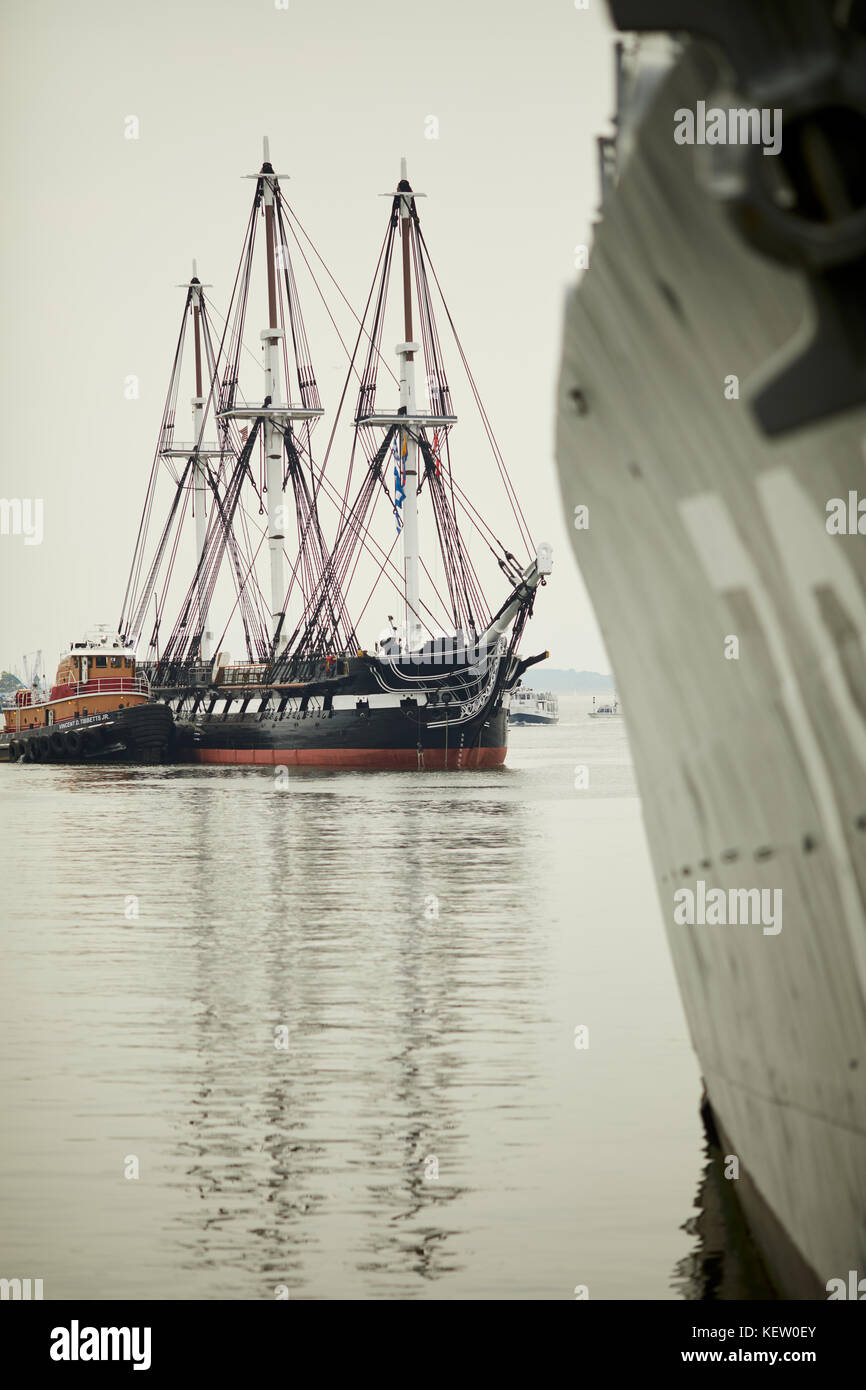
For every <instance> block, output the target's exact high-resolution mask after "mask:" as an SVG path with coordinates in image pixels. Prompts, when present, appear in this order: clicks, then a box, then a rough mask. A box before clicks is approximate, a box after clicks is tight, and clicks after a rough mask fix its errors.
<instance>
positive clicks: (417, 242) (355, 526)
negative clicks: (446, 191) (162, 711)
mask: <svg viewBox="0 0 866 1390" xmlns="http://www.w3.org/2000/svg"><path fill="white" fill-rule="evenodd" d="M251 177H254V178H255V193H254V197H253V205H252V210H251V214H250V218H249V222H248V225H247V231H246V237H245V240H244V245H243V249H242V253H241V258H240V264H239V268H238V272H237V276H236V279H235V285H234V291H233V295H232V299H231V303H230V306H229V310H228V314H227V316H226V320H225V327H224V329H223V331H222V337H221V341H220V343H219V345H218V346H217V345H216V344H215V336H216V335H215V332H214V330H213V328H212V315H211V306H210V303H209V299H208V296H206V295H205V292H204V291H205V287H204V286H203V285H202V284H201V282H200V281H199V279H198V277H197V275H196V274H195V273H193V277H192V279H191V280H190V281H189V283H188V285H187V286H186V302H185V305H184V312H183V317H182V322H181V330H180V335H179V339H178V344H177V349H176V353H175V359H174V366H173V370H172V375H171V381H170V386H169V391H168V396H167V400H166V406H165V411H164V414H163V421H162V428H161V431H160V437H159V442H158V445H157V450H156V457H155V459H154V467H153V470H152V473H151V481H150V485H149V488H148V492H147V498H146V502H145V508H144V514H143V517H142V525H141V528H140V531H139V539H138V544H137V547H136V552H135V557H134V561H133V566H132V572H131V575H130V582H129V585H128V588H127V593H126V599H125V603H124V609H123V614H122V617H121V622H120V630H121V632H123V633H124V635H125V636H126V637H127V639H128V640H129V641H131V642H133V643H135V644H136V645H137V646H138V648H139V651H140V652H142V654H143V655H144V656H145V661H146V667H147V670H148V674H149V676H150V679H151V681H152V684H153V688H154V690H155V692H157V694H158V696H159V698H161V699H163V700H164V701H165V702H166V703H167V704H168V705H169V706H170V707H171V709H172V711H173V713H174V717H175V720H176V726H177V734H178V749H179V756H181V757H183V758H186V759H189V760H191V761H197V762H200V763H227V764H264V765H268V764H285V765H289V766H318V767H339V768H371V769H375V768H379V769H407V770H409V769H411V770H414V769H443V768H478V767H493V766H496V765H498V764H501V763H502V762H503V761H504V759H505V755H506V747H507V726H508V701H509V693H510V691H511V690H512V688H513V687H514V686H515V685H516V683H517V682H518V680H519V679H520V677H521V675H522V674H523V672H524V671H525V670H526V668H527V667H528V666H529V665H531V664H532V663H533V661H536V660H541V659H543V656H546V653H543V654H541V655H539V656H538V657H532V658H521V657H520V655H519V654H518V644H519V641H520V638H521V635H522V633H523V630H524V627H525V624H526V622H527V619H528V618H529V616H530V614H531V612H532V608H533V603H534V599H535V595H536V590H537V588H538V586H539V585H541V584H543V583H544V582H545V576H546V575H547V574H549V573H550V569H551V550H550V546H549V545H546V544H541V545H539V546H537V547H536V546H535V545H534V544H533V542H532V540H531V537H530V535H529V531H528V529H527V526H526V522H525V520H524V518H523V515H522V513H521V511H520V508H519V505H518V503H517V499H516V496H515V494H514V489H513V486H512V485H511V482H510V479H509V478H508V475H507V473H506V471H505V467H504V463H503V461H502V456H501V453H500V452H499V449H498V446H497V445H496V441H495V438H494V436H493V434H492V430H490V428H489V422H488V421H487V417H486V415H484V414H483V407H482V419H483V422H484V428H485V430H486V432H487V436H488V439H489V440H490V442H491V448H492V452H493V455H494V458H495V462H496V466H497V469H498V470H499V474H500V476H501V477H502V479H503V483H504V487H505V492H506V496H507V498H508V500H509V501H510V503H511V506H512V511H513V514H514V516H515V518H516V522H517V529H518V531H519V534H520V536H521V541H522V543H523V546H524V549H525V551H526V558H525V560H524V561H523V562H521V561H518V560H517V558H516V557H515V555H514V554H513V553H512V551H511V550H509V549H507V548H506V546H505V545H504V544H503V543H502V542H501V541H500V540H498V538H497V537H496V536H495V534H494V532H493V530H492V528H491V526H490V525H489V523H488V522H487V520H486V519H485V517H484V516H483V515H482V514H481V513H480V512H479V511H478V509H477V508H476V507H475V506H474V504H473V503H472V502H471V501H470V499H469V498H468V496H467V495H466V493H465V492H464V491H463V489H462V487H461V485H460V481H459V478H458V476H457V472H456V470H455V469H454V468H453V467H452V458H451V435H452V431H453V429H454V427H455V426H456V424H457V417H456V415H455V414H454V413H453V408H452V403H451V396H450V391H449V387H448V382H447V378H446V375H445V368H444V363H443V357H442V348H441V342H440V335H439V329H438V326H437V323H436V319H435V318H434V313H433V300H434V294H433V286H434V285H435V287H436V289H437V291H438V292H439V295H440V297H441V290H439V287H438V281H437V280H436V278H435V272H433V271H432V267H431V265H430V260H429V253H428V251H427V246H426V243H425V240H424V236H423V233H422V231H421V226H420V220H419V216H418V212H417V208H416V196H418V195H416V194H415V193H414V191H413V190H412V188H411V187H410V185H409V182H408V180H407V178H406V175H405V161H404V166H403V176H402V177H401V179H400V182H399V185H398V187H397V189H396V190H394V191H393V192H392V193H391V194H389V195H387V196H388V197H389V198H390V213H389V217H388V224H387V228H386V232H385V238H384V242H383V244H382V247H381V250H380V254H379V259H378V263H377V267H376V273H375V277H374V282H373V286H372V289H371V291H370V295H369V297H368V300H367V305H366V308H365V311H364V314H363V315H362V316H361V318H360V319H357V320H356V322H357V326H358V332H357V339H356V342H355V345H354V349H353V350H352V351H348V350H347V356H348V358H349V366H348V374H347V377H346V383H345V386H344V389H343V394H342V399H341V403H340V409H339V410H338V411H337V416H336V419H335V420H334V425H333V428H332V430H331V435H330V441H329V444H328V447H327V449H326V450H325V453H324V457H323V459H322V460H321V461H320V460H319V458H318V456H317V453H316V450H315V447H314V445H315V429H316V426H317V425H318V423H319V421H320V420H321V418H322V416H323V414H324V409H323V406H322V403H321V400H320V398H319V390H318V386H317V381H316V375H315V372H314V369H313V362H312V358H311V354H310V348H309V343H308V339H307V333H306V329H305V326H304V320H303V316H302V312H301V304H300V298H299V294H298V286H297V282H296V278H295V273H294V269H293V260H292V254H291V253H290V246H291V245H292V244H294V246H295V248H296V250H295V255H297V252H298V249H299V250H300V253H301V255H302V256H303V260H304V262H305V264H306V266H307V267H308V269H310V273H311V274H312V275H313V279H314V282H315V283H316V288H317V289H318V290H319V292H320V294H321V288H320V286H319V284H318V281H316V280H315V275H314V274H313V272H312V269H311V260H312V257H311V256H310V255H309V252H308V246H309V245H311V243H309V239H308V238H307V235H306V232H305V231H304V230H303V228H302V227H301V224H300V223H299V221H298V220H297V218H296V216H295V214H294V212H293V209H292V208H291V207H290V205H289V204H288V202H287V201H286V199H285V198H284V196H283V192H282V189H281V187H280V181H279V176H278V175H277V174H275V172H274V169H273V166H272V165H271V163H270V161H269V158H268V150H267V142H266V145H265V159H264V163H263V164H262V167H261V169H260V171H259V173H258V174H257V175H255V176H251ZM261 223H263V224H264V233H265V236H264V240H265V248H264V249H265V257H264V259H265V270H264V275H262V274H261V267H260V264H259V262H258V261H257V256H256V251H257V231H258V229H259V227H260V224H261ZM316 256H318V253H316ZM394 262H397V263H398V264H399V267H400V270H399V274H400V280H401V293H400V297H399V304H398V305H397V310H398V312H399V320H400V327H401V328H402V330H403V339H402V341H401V342H400V343H399V344H398V346H397V349H396V352H397V360H398V370H397V372H394V371H392V370H391V368H390V366H389V365H388V364H387V363H386V362H385V358H384V356H383V352H382V347H381V344H382V338H383V333H384V331H385V327H386V320H387V317H388V312H389V306H390V305H391V297H390V296H389V285H390V279H391V270H392V264H393V263H394ZM257 266H258V270H259V281H260V284H261V288H262V291H263V294H262V299H263V300H264V301H265V303H264V307H266V311H267V318H266V324H265V327H264V328H263V329H262V330H261V333H260V339H261V343H262V351H263V356H264V380H263V381H262V379H261V376H258V378H256V379H255V380H254V383H253V386H252V389H251V390H248V392H247V394H246V395H245V394H244V390H243V379H244V376H245V374H246V367H245V361H244V352H245V351H246V347H245V327H246V321H247V318H248V313H249V311H250V305H251V303H252V302H253V289H254V287H255V284H256V275H255V271H256V268H257ZM442 304H443V306H444V307H445V312H446V315H447V318H448V323H449V326H450V327H451V328H452V329H453V320H452V319H451V315H450V312H449V311H448V309H447V305H445V304H444V299H443V300H442ZM393 313H394V309H393V306H392V307H391V314H392V316H393ZM190 333H191V338H192V351H193V356H194V371H195V395H194V397H193V438H192V440H191V441H187V442H182V441H179V440H177V439H175V435H174V425H175V410H176V404H177V399H178V394H179V388H180V381H181V376H182V372H183V362H184V357H185V349H186V347H187V338H188V337H189V336H190ZM454 336H455V341H456V342H457V345H458V350H459V352H460V357H461V360H462V361H463V362H464V364H465V355H464V354H463V350H462V347H460V345H459V340H457V339H456V334H455V335H454ZM416 339H420V341H416ZM419 364H421V365H422V366H423V369H424V378H423V388H422V389H419V381H418V366H419ZM467 375H469V373H468V367H467ZM380 377H385V378H388V381H387V387H383V389H382V391H380V389H379V382H380ZM469 380H470V382H471V385H472V390H473V393H474V394H475V396H476V399H478V397H477V390H476V388H475V385H474V382H473V381H472V378H471V375H469ZM353 383H354V386H355V388H356V389H354V390H353ZM386 389H387V390H388V395H387V398H385V390H386ZM352 400H354V410H353V413H352V415H351V419H350V420H349V422H348V423H350V424H351V430H352V445H351V449H350V451H349V464H348V469H346V467H345V465H344V466H343V467H342V468H341V469H340V477H339V482H338V483H337V484H336V485H335V484H334V483H333V482H332V481H331V475H332V473H333V472H334V468H333V466H332V467H331V469H330V470H329V469H328V464H329V461H330V460H331V457H332V455H334V454H335V453H339V447H340V445H339V441H340V438H341V436H340V435H339V434H338V424H339V423H340V421H341V418H342V413H345V412H346V411H347V410H348V406H349V404H350V403H351V401H352ZM479 404H480V401H479ZM208 432H210V434H209V433H208ZM166 470H167V471H168V474H169V476H170V478H171V483H172V487H171V488H170V499H169V505H168V509H167V517H166V519H165V520H164V522H163V523H162V526H161V529H160V531H159V532H158V534H157V535H156V536H155V537H154V538H150V537H149V531H150V529H151V523H152V520H153V516H154V514H155V513H156V510H157V507H156V497H157V485H158V483H159V481H160V478H161V477H164V475H165V472H166ZM425 511H426V513H427V515H426V518H425V520H426V523H427V528H428V530H429V531H431V532H432V535H433V538H434V546H435V551H436V554H435V558H434V560H433V561H432V564H428V563H427V559H430V557H429V555H428V556H427V558H426V559H425V555H424V554H423V553H422V545H421V536H422V526H421V518H422V515H423V513H424V512H425ZM382 512H384V514H385V520H386V522H387V525H388V527H389V538H384V539H383V537H382V534H381V530H382V528H381V525H378V527H377V518H380V517H381V513H382ZM326 514H327V515H326ZM190 515H192V517H193V518H194V523H195V538H196V539H195V545H196V562H195V567H194V571H193V573H192V574H191V575H190V576H189V580H188V583H187V585H186V588H185V590H184V591H183V592H182V593H181V595H180V600H179V602H175V606H174V609H173V608H172V601H171V598H170V595H171V592H172V572H173V565H174V562H175V561H176V559H177V557H178V556H179V555H180V554H181V553H182V546H181V542H180V531H181V529H182V526H183V523H184V519H185V518H187V517H189V516H190ZM467 529H472V530H473V532H475V533H477V535H478V536H480V537H481V539H482V540H483V542H484V546H485V547H486V550H487V551H488V552H489V553H490V554H491V555H493V556H494V558H495V560H496V562H497V563H498V567H499V569H500V571H501V573H502V574H503V575H504V576H505V579H506V581H507V584H508V589H507V592H506V595H505V598H504V601H503V602H502V603H501V604H500V606H499V607H498V608H497V609H496V611H495V612H491V611H490V609H489V608H488V606H487V602H486V600H485V597H484V591H483V587H482V584H481V582H480V579H479V575H478V572H477V570H476V568H475V566H474V564H473V558H472V555H471V553H470V547H469V545H468V544H467V540H466V537H465V531H466V530H467ZM328 537H332V538H331V539H330V540H329V539H328ZM263 556H266V557H267V565H266V566H262V565H261V563H260V561H261V559H262V557H263ZM485 558H487V557H485ZM262 568H264V569H266V578H263V577H262V576H261V575H260V573H259V571H260V569H262ZM365 581H366V585H367V587H368V589H369V592H368V593H367V595H366V598H365V599H364V601H363V604H362V605H361V607H360V608H358V606H357V605H358V602H359V600H357V599H356V597H355V594H356V591H357V589H358V587H359V585H360V584H361V583H362V582H365ZM220 585H222V594H223V596H222V600H221V601H220V600H219V594H220ZM385 589H387V590H388V591H389V598H388V601H387V609H388V610H390V611H388V612H387V624H383V625H382V627H381V629H380V632H379V636H378V638H377V640H375V641H373V642H372V643H369V642H368V644H367V646H366V647H365V646H362V645H361V638H360V636H359V626H358V621H359V620H356V619H355V618H354V617H353V616H352V614H353V612H355V611H357V612H359V613H360V615H362V616H363V614H364V613H365V612H366V611H367V609H368V607H369V605H370V603H371V601H373V600H374V599H375V600H376V601H377V602H378V601H380V595H381V592H382V590H385ZM220 607H221V611H220V614H219V622H217V611H216V610H217V609H218V608H220ZM172 612H174V620H173V624H172V626H171V628H170V630H169V631H167V632H166V623H167V621H168V620H170V618H171V615H172ZM232 622H233V623H234V624H235V627H236V628H237V629H240V628H242V630H243V641H244V645H245V657H244V659H242V660H239V661H238V660H232V658H231V657H230V656H228V655H227V653H226V650H225V648H224V645H223V644H224V643H225V641H226V636H227V633H228V630H229V626H230V624H231V623H232ZM220 625H222V636H220V637H219V638H215V632H216V630H217V628H218V626H220ZM142 649H145V650H144V651H142Z"/></svg>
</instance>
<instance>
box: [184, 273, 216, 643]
mask: <svg viewBox="0 0 866 1390" xmlns="http://www.w3.org/2000/svg"><path fill="white" fill-rule="evenodd" d="M189 291H190V302H191V304H192V322H193V336H194V341H195V395H194V396H193V398H192V437H193V443H194V445H195V475H194V481H193V502H194V507H195V551H196V560H197V563H198V598H199V613H200V615H201V621H202V634H201V647H200V655H201V660H202V661H210V659H211V657H212V656H213V650H212V648H213V633H212V632H211V631H210V630H209V629H208V626H207V615H206V611H205V605H206V597H205V582H204V573H203V569H204V566H203V563H202V557H203V556H204V550H205V543H206V540H207V513H206V511H205V496H206V488H207V473H206V469H205V463H204V457H203V455H202V452H201V449H202V431H203V428H204V393H203V391H202V375H201V292H202V285H201V281H200V280H199V278H198V275H197V274H196V264H195V261H193V263H192V279H191V280H190V282H189Z"/></svg>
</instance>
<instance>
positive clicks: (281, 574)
mask: <svg viewBox="0 0 866 1390" xmlns="http://www.w3.org/2000/svg"><path fill="white" fill-rule="evenodd" d="M263 145H264V158H263V163H262V169H261V178H262V184H263V198H264V205H265V240H266V243H267V263H268V326H267V328H265V329H263V330H262V333H261V339H262V342H263V343H264V349H265V403H266V405H267V406H270V407H271V409H272V410H273V409H275V408H279V406H281V405H282V404H283V402H282V400H281V398H280V339H281V338H283V337H284V336H285V335H284V332H283V330H282V329H281V328H280V326H279V324H278V323H277V268H276V255H275V252H276V238H275V236H274V184H275V182H276V175H275V174H274V168H273V165H272V164H271V162H270V158H269V149H268V137H267V136H265V137H264V141H263ZM264 426H265V479H266V483H267V489H268V552H269V556H270V568H271V639H272V641H273V642H274V643H276V641H277V638H278V635H279V631H280V627H281V625H282V621H283V616H284V614H283V603H284V600H285V594H286V567H285V556H284V552H283V544H284V541H285V508H284V506H283V434H282V429H281V428H280V425H279V422H278V418H275V417H274V416H273V415H268V416H267V417H266V418H265V422H264ZM275 654H276V653H275Z"/></svg>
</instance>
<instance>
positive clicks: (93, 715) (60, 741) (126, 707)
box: [0, 628, 174, 763]
mask: <svg viewBox="0 0 866 1390" xmlns="http://www.w3.org/2000/svg"><path fill="white" fill-rule="evenodd" d="M3 717H4V725H5V727H4V728H3V730H2V732H0V759H2V760H4V761H6V762H20V761H23V762H25V763H40V762H72V763H80V762H91V761H93V762H115V761H117V762H142V763H153V762H162V761H163V760H164V759H165V757H166V755H167V753H168V751H169V748H170V745H171V743H172V741H173V738H174V719H173V716H172V713H171V710H170V709H169V708H168V706H167V705H164V704H155V703H153V702H152V700H151V694H150V686H149V683H148V680H147V677H146V676H144V675H142V674H140V673H139V672H138V671H137V670H136V663H135V653H134V652H133V650H132V648H131V647H129V646H127V645H126V644H125V643H124V642H123V641H122V640H121V639H120V638H118V637H117V636H115V635H113V634H111V633H109V632H108V630H107V629H106V628H98V629H96V630H95V631H93V632H91V633H89V634H88V635H87V636H86V637H85V638H84V639H83V641H80V642H73V643H71V645H70V647H69V650H68V651H67V652H66V653H65V654H64V655H63V656H62V657H61V659H60V665H59V666H58V668H57V675H56V676H55V678H54V685H53V686H52V687H51V690H50V692H49V695H48V699H47V700H46V699H45V698H44V686H42V685H41V684H40V683H39V681H38V679H34V684H33V686H32V688H28V687H27V686H21V687H20V688H19V689H18V690H16V691H15V695H14V699H13V702H12V704H11V705H7V706H6V708H5V709H4V711H3Z"/></svg>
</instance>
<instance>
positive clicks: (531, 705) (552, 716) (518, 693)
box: [508, 685, 559, 724]
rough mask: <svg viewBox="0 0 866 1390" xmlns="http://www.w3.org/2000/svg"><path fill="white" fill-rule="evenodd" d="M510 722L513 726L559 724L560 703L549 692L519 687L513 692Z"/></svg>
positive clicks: (509, 715)
mask: <svg viewBox="0 0 866 1390" xmlns="http://www.w3.org/2000/svg"><path fill="white" fill-rule="evenodd" d="M508 720H509V723H511V724H558V723H559V701H558V700H557V698H556V696H555V695H554V694H552V692H551V691H549V690H529V689H528V688H527V687H526V686H525V685H519V686H517V688H516V689H515V690H512V692H511V707H510V709H509V711H508Z"/></svg>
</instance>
